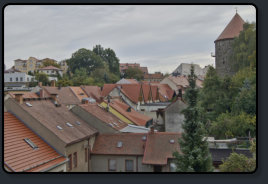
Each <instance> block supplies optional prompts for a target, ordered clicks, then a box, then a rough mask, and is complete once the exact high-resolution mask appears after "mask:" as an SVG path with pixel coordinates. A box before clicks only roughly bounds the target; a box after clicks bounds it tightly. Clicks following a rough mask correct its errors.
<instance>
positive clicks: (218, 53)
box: [214, 13, 245, 76]
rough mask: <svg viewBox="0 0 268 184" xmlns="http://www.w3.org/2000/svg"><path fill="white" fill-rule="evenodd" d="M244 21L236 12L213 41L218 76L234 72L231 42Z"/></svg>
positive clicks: (237, 34) (241, 28) (238, 32)
mask: <svg viewBox="0 0 268 184" xmlns="http://www.w3.org/2000/svg"><path fill="white" fill-rule="evenodd" d="M244 23H245V22H244V20H243V19H242V18H241V17H240V16H239V14H238V13H236V14H235V15H234V17H233V18H232V20H231V21H230V22H229V24H228V25H227V26H226V27H225V29H224V30H223V32H222V33H221V34H220V36H219V37H218V38H217V39H216V40H215V41H214V43H215V57H216V59H215V63H216V72H217V74H218V75H219V76H225V75H233V74H234V73H235V72H234V71H232V68H231V66H232V63H231V61H230V57H231V55H232V53H233V50H232V44H233V42H234V38H235V37H238V36H239V34H240V32H241V31H242V30H243V25H244Z"/></svg>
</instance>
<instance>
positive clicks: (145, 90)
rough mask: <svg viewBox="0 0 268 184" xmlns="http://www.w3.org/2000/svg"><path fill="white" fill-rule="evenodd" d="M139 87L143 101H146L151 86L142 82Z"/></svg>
mask: <svg viewBox="0 0 268 184" xmlns="http://www.w3.org/2000/svg"><path fill="white" fill-rule="evenodd" d="M141 87H142V91H143V97H144V102H148V101H149V94H150V92H151V86H150V85H149V84H142V85H141Z"/></svg>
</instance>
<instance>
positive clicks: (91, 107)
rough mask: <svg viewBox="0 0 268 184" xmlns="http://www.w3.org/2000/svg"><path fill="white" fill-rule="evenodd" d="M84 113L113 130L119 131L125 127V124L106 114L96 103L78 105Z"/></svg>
mask: <svg viewBox="0 0 268 184" xmlns="http://www.w3.org/2000/svg"><path fill="white" fill-rule="evenodd" d="M79 106H80V107H82V108H83V109H84V110H85V111H87V112H88V113H90V114H92V115H93V116H95V117H96V118H98V119H99V120H101V121H102V122H104V123H106V124H107V125H109V126H111V127H112V128H113V129H116V130H121V129H122V128H125V127H126V126H127V123H125V122H123V121H121V120H120V119H118V118H117V117H116V116H114V115H113V114H112V113H110V112H107V111H106V110H105V109H104V108H102V107H100V106H99V105H98V104H97V103H94V104H82V105H79Z"/></svg>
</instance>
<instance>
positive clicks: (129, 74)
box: [124, 68, 144, 81]
mask: <svg viewBox="0 0 268 184" xmlns="http://www.w3.org/2000/svg"><path fill="white" fill-rule="evenodd" d="M124 77H125V78H128V79H136V80H138V81H140V80H142V79H143V78H144V76H143V72H142V71H141V70H140V69H139V68H128V69H126V70H125V75H124Z"/></svg>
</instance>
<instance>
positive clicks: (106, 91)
mask: <svg viewBox="0 0 268 184" xmlns="http://www.w3.org/2000/svg"><path fill="white" fill-rule="evenodd" d="M115 87H116V84H104V85H103V88H102V91H101V96H103V97H105V96H107V95H108V94H109V93H110V92H111V91H112V90H113V89H114V88H115Z"/></svg>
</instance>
